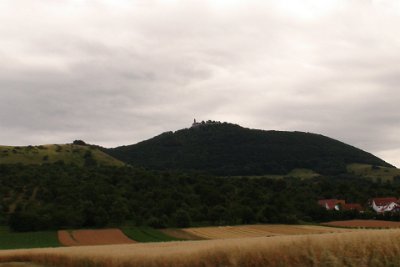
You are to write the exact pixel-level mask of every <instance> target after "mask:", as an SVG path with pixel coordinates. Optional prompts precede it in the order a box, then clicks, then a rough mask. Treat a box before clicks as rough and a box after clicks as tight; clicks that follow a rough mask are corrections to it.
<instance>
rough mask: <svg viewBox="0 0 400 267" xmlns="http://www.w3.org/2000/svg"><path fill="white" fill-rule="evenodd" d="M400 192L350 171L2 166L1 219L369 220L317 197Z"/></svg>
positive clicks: (179, 223)
mask: <svg viewBox="0 0 400 267" xmlns="http://www.w3.org/2000/svg"><path fill="white" fill-rule="evenodd" d="M399 195H400V184H399V183H397V182H395V183H380V182H373V181H369V180H366V179H364V178H360V177H356V176H352V175H350V174H342V175H337V176H321V177H316V178H313V179H308V180H300V179H296V178H286V179H269V178H253V179H252V178H248V177H224V178H221V177H216V176H213V175H205V174H198V173H184V172H168V171H148V170H144V169H141V168H134V167H129V166H127V167H106V166H90V165H89V166H85V167H79V166H76V165H66V164H62V163H58V164H45V165H40V166H23V165H0V201H1V209H0V220H1V222H2V223H3V224H8V225H9V226H10V227H11V228H12V229H13V230H16V231H32V230H48V229H62V228H82V227H106V226H119V225H123V224H126V223H129V224H134V225H147V226H152V227H157V228H163V227H188V226H204V225H233V224H252V223H300V222H310V223H313V222H314V223H316V222H323V221H330V220H337V219H353V218H373V217H376V216H377V215H376V214H374V213H372V212H366V213H364V214H359V213H357V212H355V211H347V212H328V211H326V210H325V209H324V208H321V207H320V206H318V204H317V200H318V199H322V198H339V199H345V200H346V201H347V202H353V203H367V201H368V199H369V198H371V197H377V196H399ZM385 216H389V215H385ZM385 219H393V220H397V217H396V216H394V215H390V216H389V217H385Z"/></svg>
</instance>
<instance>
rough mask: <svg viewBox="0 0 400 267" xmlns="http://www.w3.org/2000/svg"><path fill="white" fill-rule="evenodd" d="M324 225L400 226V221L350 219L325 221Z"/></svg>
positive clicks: (360, 226)
mask: <svg viewBox="0 0 400 267" xmlns="http://www.w3.org/2000/svg"><path fill="white" fill-rule="evenodd" d="M322 225H328V226H336V227H359V228H399V227H400V222H391V221H378V220H350V221H335V222H328V223H323V224H322Z"/></svg>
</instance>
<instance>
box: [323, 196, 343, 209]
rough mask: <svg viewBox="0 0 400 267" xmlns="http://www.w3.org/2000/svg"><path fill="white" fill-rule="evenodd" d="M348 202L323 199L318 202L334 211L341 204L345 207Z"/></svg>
mask: <svg viewBox="0 0 400 267" xmlns="http://www.w3.org/2000/svg"><path fill="white" fill-rule="evenodd" d="M345 203H346V202H345V201H344V200H341V199H321V200H318V204H319V205H320V206H322V207H324V208H327V209H328V210H333V209H334V208H335V206H336V205H338V204H341V205H344V204H345Z"/></svg>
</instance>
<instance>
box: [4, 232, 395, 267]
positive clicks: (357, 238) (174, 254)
mask: <svg viewBox="0 0 400 267" xmlns="http://www.w3.org/2000/svg"><path fill="white" fill-rule="evenodd" d="M399 241H400V230H399V229H389V230H388V229H386V230H376V229H375V230H358V231H354V232H341V233H324V234H312V235H287V236H272V237H258V238H238V239H226V240H224V239H220V240H199V241H181V242H164V243H136V244H130V245H107V246H81V247H63V248H49V249H31V250H4V251H0V262H15V261H23V262H27V261H30V262H35V263H38V264H43V265H48V266H57V267H83V266H86V267H87V266H96V267H127V266H129V267H135V266H140V267H156V266H157V267H167V266H170V267H172V266H174V267H185V266H191V267H200V266H207V267H208V266H210V267H213V266H241V267H250V266H251V267H255V266H266V267H268V266H283V267H284V266H363V267H370V266H371V267H372V266H374V267H381V266H400V257H398V255H399V254H400V242H399Z"/></svg>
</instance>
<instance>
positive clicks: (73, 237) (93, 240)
mask: <svg viewBox="0 0 400 267" xmlns="http://www.w3.org/2000/svg"><path fill="white" fill-rule="evenodd" d="M58 239H59V241H60V243H61V244H63V245H64V246H91V245H112V244H132V243H135V241H133V240H131V239H129V238H128V237H127V236H126V235H124V233H122V231H121V230H119V229H102V230H74V231H70V232H68V231H58Z"/></svg>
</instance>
